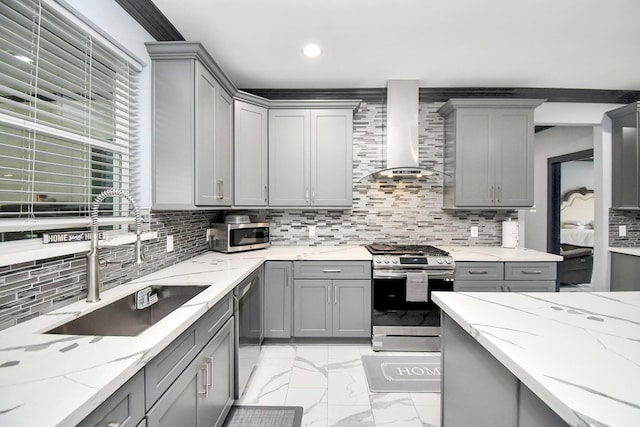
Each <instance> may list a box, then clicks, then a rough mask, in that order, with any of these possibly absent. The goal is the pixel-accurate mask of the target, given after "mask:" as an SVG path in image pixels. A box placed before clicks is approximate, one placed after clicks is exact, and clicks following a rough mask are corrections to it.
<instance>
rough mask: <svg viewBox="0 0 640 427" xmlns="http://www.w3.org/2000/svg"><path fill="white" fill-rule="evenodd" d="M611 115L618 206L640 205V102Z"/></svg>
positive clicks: (614, 204) (614, 193)
mask: <svg viewBox="0 0 640 427" xmlns="http://www.w3.org/2000/svg"><path fill="white" fill-rule="evenodd" d="M607 115H608V116H609V117H611V120H612V122H611V145H612V146H611V148H612V153H611V154H612V159H611V160H612V173H613V175H612V195H611V205H612V207H613V208H614V209H640V139H639V137H638V125H639V124H640V102H634V103H632V104H629V105H626V106H624V107H620V108H616V109H615V110H613V111H609V112H608V113H607Z"/></svg>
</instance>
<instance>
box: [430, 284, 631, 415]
mask: <svg viewBox="0 0 640 427" xmlns="http://www.w3.org/2000/svg"><path fill="white" fill-rule="evenodd" d="M433 299H434V301H435V302H436V303H437V304H438V305H439V306H440V307H441V308H442V312H443V314H442V316H443V322H442V323H443V324H442V339H443V350H442V363H443V365H442V375H443V382H442V426H443V427H448V426H459V425H476V426H478V425H481V426H492V427H495V426H514V425H518V426H520V427H524V426H545V427H552V426H561V425H571V426H620V427H623V426H624V427H629V426H640V339H639V338H640V292H614V293H609V292H602V293H599V292H598V293H596V292H594V293H587V292H581V293H434V295H433Z"/></svg>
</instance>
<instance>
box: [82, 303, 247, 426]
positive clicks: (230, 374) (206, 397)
mask: <svg viewBox="0 0 640 427" xmlns="http://www.w3.org/2000/svg"><path fill="white" fill-rule="evenodd" d="M233 322H234V317H233V303H232V298H231V294H228V295H226V296H225V297H224V298H223V299H222V300H221V301H219V302H218V303H217V304H216V305H215V306H214V307H213V308H211V309H210V310H209V311H207V312H206V313H205V314H204V315H203V316H202V317H201V318H200V319H198V321H197V322H196V323H194V324H193V325H191V326H190V327H189V328H188V329H187V330H186V331H184V332H183V333H182V334H180V336H179V337H178V338H176V339H175V340H174V341H173V342H172V343H171V344H169V345H168V346H167V347H165V348H164V349H163V350H162V351H161V352H160V353H159V354H158V355H157V356H155V357H154V358H153V359H152V360H151V361H149V363H147V364H146V366H145V367H144V369H143V370H141V371H140V372H138V374H136V375H135V376H134V377H133V378H132V379H130V380H129V381H128V382H127V383H126V384H125V385H124V386H122V387H121V388H120V389H119V390H118V391H116V392H115V393H114V394H113V395H112V396H110V397H109V398H108V399H107V400H106V401H105V402H103V403H102V404H101V405H100V406H99V407H98V408H97V409H96V410H94V411H93V412H92V413H91V414H90V415H89V416H88V417H87V418H85V419H84V420H83V421H82V422H81V423H80V424H79V425H81V426H104V427H107V426H108V425H109V423H120V424H119V425H121V426H137V425H139V423H140V421H141V420H142V419H143V418H144V417H145V413H146V424H144V423H143V424H141V425H142V426H148V427H155V426H178V425H179V426H207V427H210V426H220V425H222V423H223V422H224V419H225V417H226V415H227V413H228V412H229V409H230V408H231V405H232V404H233V398H234V387H235V359H234V354H235V347H234V323H233Z"/></svg>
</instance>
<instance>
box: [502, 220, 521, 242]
mask: <svg viewBox="0 0 640 427" xmlns="http://www.w3.org/2000/svg"><path fill="white" fill-rule="evenodd" d="M502 247H503V248H516V247H518V221H511V218H509V220H508V221H502Z"/></svg>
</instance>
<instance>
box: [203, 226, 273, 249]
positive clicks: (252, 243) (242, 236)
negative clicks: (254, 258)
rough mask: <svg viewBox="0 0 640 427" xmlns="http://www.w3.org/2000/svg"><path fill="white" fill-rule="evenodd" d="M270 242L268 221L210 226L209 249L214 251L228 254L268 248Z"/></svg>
mask: <svg viewBox="0 0 640 427" xmlns="http://www.w3.org/2000/svg"><path fill="white" fill-rule="evenodd" d="M270 244H271V241H270V240H269V224H268V223H266V222H249V223H242V224H237V223H235V224H233V223H224V224H212V225H211V227H210V228H209V249H211V250H212V251H216V252H224V253H227V254H228V253H234V252H242V251H251V250H254V249H263V248H268V247H269V245H270Z"/></svg>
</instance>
